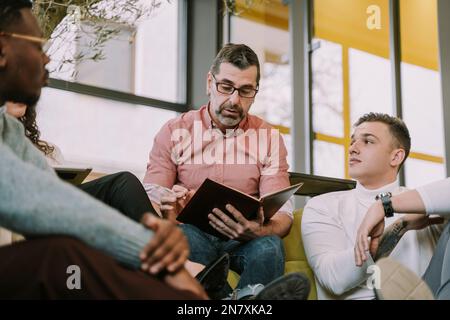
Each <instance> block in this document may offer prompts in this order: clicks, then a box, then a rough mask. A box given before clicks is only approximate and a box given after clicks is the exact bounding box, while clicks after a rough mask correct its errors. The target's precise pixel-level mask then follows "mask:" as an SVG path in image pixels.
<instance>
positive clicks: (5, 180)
mask: <svg viewBox="0 0 450 320" xmlns="http://www.w3.org/2000/svg"><path fill="white" fill-rule="evenodd" d="M30 8H31V3H30V1H28V0H0V227H5V228H7V229H10V230H12V231H15V232H19V233H21V234H25V235H27V238H28V239H27V241H24V242H21V243H15V244H12V245H7V246H3V247H0V299H20V298H22V299H33V298H34V299H37V298H41V299H42V298H45V299H94V298H95V299H107V298H120V299H127V298H128V299H131V298H134V299H189V298H195V299H199V298H206V297H207V296H206V293H205V292H204V290H203V289H202V288H201V286H200V285H199V284H198V282H197V281H196V280H195V279H193V278H192V277H191V276H190V275H189V274H188V273H187V271H186V270H185V269H184V262H185V260H186V257H187V254H188V252H189V249H188V245H187V241H186V239H185V237H184V236H183V234H182V232H181V231H180V230H179V229H178V228H176V227H175V226H174V225H173V224H172V223H170V222H168V221H165V220H162V219H158V218H156V217H155V216H152V215H146V216H145V218H144V220H143V223H142V224H140V223H136V222H134V221H132V220H130V219H129V218H127V217H125V216H124V215H122V214H121V213H119V212H118V211H116V210H114V209H112V208H111V207H108V206H106V205H104V204H103V203H101V202H99V201H97V200H95V199H94V198H91V197H90V196H88V195H86V194H85V193H83V192H82V191H80V190H78V189H76V188H74V187H73V186H71V185H69V184H67V183H64V182H62V181H61V180H60V179H58V177H57V176H56V174H55V173H54V171H53V170H52V169H51V168H50V167H49V166H48V165H47V162H46V160H45V157H44V156H43V155H42V154H41V152H40V151H39V150H38V149H36V148H35V147H34V146H33V145H32V143H31V142H30V141H29V140H28V139H27V138H26V136H25V134H24V128H23V126H22V124H21V123H20V122H19V121H17V119H15V118H13V117H11V116H9V115H7V114H6V112H5V107H3V104H4V103H5V102H6V101H13V102H17V103H23V104H26V105H34V104H35V103H36V102H37V101H38V100H39V97H40V94H41V89H42V87H43V86H44V85H45V84H46V82H47V79H48V72H47V70H46V68H45V66H46V65H47V64H48V62H49V58H48V57H47V55H46V54H45V53H44V52H43V47H42V45H43V44H44V42H45V40H44V39H42V38H41V33H40V29H39V26H38V24H37V21H36V19H35V18H34V17H33V15H32V13H31V10H30ZM144 196H145V194H144ZM170 239H172V240H170ZM169 243H172V245H168V244H169ZM167 249H168V250H167ZM155 250H156V251H158V255H156V254H154V253H155ZM154 264H158V265H159V270H160V271H161V270H162V272H156V274H148V273H150V272H148V268H149V266H154ZM139 269H142V270H144V271H146V272H142V271H140V270H139Z"/></svg>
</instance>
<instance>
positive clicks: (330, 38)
mask: <svg viewBox="0 0 450 320" xmlns="http://www.w3.org/2000/svg"><path fill="white" fill-rule="evenodd" d="M313 4H314V26H313V43H314V47H315V49H314V51H313V54H312V61H311V64H312V95H311V99H312V116H313V131H314V143H313V159H314V163H313V168H314V174H318V175H327V176H333V177H337V178H345V177H347V178H348V166H347V163H348V147H349V144H350V135H351V130H352V125H353V123H354V122H355V121H356V120H357V119H358V118H359V117H360V116H361V115H363V114H364V113H366V112H369V111H376V112H386V113H390V114H392V105H391V97H392V93H391V82H390V79H391V77H390V61H389V33H388V31H389V14H388V7H389V6H388V5H389V3H388V0H377V1H373V0H358V1H348V0H338V1H336V0H315V1H314V3H313ZM369 6H375V7H376V8H377V9H379V17H380V19H379V21H378V27H379V28H376V27H375V28H372V26H370V28H369V26H368V20H367V19H368V17H369V15H368V14H367V8H368V7H369ZM322 153H323V154H322ZM338 165H339V166H341V165H342V167H338Z"/></svg>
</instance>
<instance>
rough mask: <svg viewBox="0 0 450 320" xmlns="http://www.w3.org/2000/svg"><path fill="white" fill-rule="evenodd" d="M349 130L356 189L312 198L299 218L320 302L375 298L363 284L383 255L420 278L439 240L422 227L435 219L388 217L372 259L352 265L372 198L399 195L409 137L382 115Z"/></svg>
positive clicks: (372, 115)
mask: <svg viewBox="0 0 450 320" xmlns="http://www.w3.org/2000/svg"><path fill="white" fill-rule="evenodd" d="M354 128H355V130H354V133H353V135H352V137H351V138H352V139H351V145H350V148H349V153H350V157H349V173H350V176H351V177H352V178H353V179H356V180H357V185H356V188H355V189H354V190H350V191H339V192H332V193H328V194H324V195H321V196H318V197H315V198H313V199H311V200H310V201H309V202H308V203H307V205H306V207H305V209H304V213H303V220H302V236H303V242H304V246H305V251H306V255H307V258H308V262H309V264H310V265H311V267H312V269H313V271H314V274H315V277H316V284H317V288H318V297H319V299H374V298H375V295H374V292H373V290H371V288H369V287H368V286H367V284H366V283H367V280H368V278H369V276H370V275H371V274H370V269H369V270H368V267H369V266H370V265H372V264H374V260H375V261H376V260H378V259H379V258H381V257H385V256H387V255H390V256H391V257H392V258H394V259H396V260H397V261H399V262H401V263H402V264H404V265H406V266H408V267H409V268H410V269H412V270H413V271H414V272H416V273H417V274H418V275H422V273H423V272H424V271H425V269H426V267H427V265H428V263H429V261H430V259H431V256H432V254H433V250H434V247H435V244H436V241H437V237H438V235H439V229H438V228H436V230H435V228H427V227H428V226H430V225H431V224H434V223H438V222H441V221H440V220H431V219H429V218H428V217H427V216H424V215H406V216H404V217H403V216H402V217H400V218H399V216H398V215H397V216H396V217H390V218H387V219H386V224H387V225H388V228H386V230H385V234H384V237H383V239H382V240H381V242H382V243H381V244H380V248H379V249H378V251H377V253H376V254H375V256H374V257H369V258H368V259H367V261H365V263H364V265H363V266H362V267H357V266H356V265H355V260H354V247H355V239H356V234H357V231H358V227H359V225H360V223H361V221H362V219H363V218H364V215H365V214H366V212H367V210H368V208H369V207H370V205H372V204H373V203H374V202H375V201H376V199H377V198H381V199H386V197H389V194H397V193H400V192H402V191H404V188H402V187H398V185H397V173H398V171H399V170H400V168H401V166H402V165H403V163H404V161H405V159H406V158H407V156H408V154H409V150H410V148H411V138H410V135H409V132H408V129H407V127H406V125H405V124H404V123H403V121H402V120H400V119H398V118H395V117H391V116H389V115H386V114H379V113H369V114H366V115H364V116H363V117H361V118H360V119H359V120H358V121H357V122H356V123H355V126H354ZM409 230H416V231H412V232H406V231H409ZM417 230H418V231H417Z"/></svg>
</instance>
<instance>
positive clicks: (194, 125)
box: [144, 44, 293, 297]
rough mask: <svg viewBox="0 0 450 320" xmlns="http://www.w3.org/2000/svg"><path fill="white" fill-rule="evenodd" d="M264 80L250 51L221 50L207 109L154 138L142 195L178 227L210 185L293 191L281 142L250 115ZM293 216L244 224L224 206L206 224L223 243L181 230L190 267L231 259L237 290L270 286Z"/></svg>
mask: <svg viewBox="0 0 450 320" xmlns="http://www.w3.org/2000/svg"><path fill="white" fill-rule="evenodd" d="M259 80H260V66H259V61H258V57H257V55H256V54H255V52H254V51H253V50H252V49H250V48H249V47H248V46H246V45H243V44H228V45H226V46H224V47H223V48H222V49H221V50H220V52H219V53H218V55H217V57H216V58H215V60H214V62H213V64H212V66H211V69H210V71H209V72H208V75H207V80H206V90H207V94H208V96H209V102H208V103H207V104H206V105H204V106H202V107H201V108H200V109H199V110H194V111H190V112H187V113H185V114H182V115H181V116H179V117H177V118H176V119H173V120H171V121H169V122H168V123H166V124H165V125H164V126H163V128H162V129H161V130H160V132H159V133H158V134H157V135H156V137H155V140H154V144H153V148H152V150H151V152H150V160H149V163H148V166H147V173H146V176H145V178H144V187H145V189H146V190H147V193H148V195H149V198H150V199H151V200H152V201H153V202H154V203H155V205H156V206H157V205H160V208H161V211H162V213H163V215H165V216H166V217H167V218H169V219H173V220H175V218H176V215H177V214H178V213H179V212H180V208H181V207H182V206H183V203H186V199H183V198H186V196H189V195H192V194H193V192H194V191H195V190H196V189H198V188H199V186H200V185H201V184H202V183H203V181H204V180H205V179H206V178H210V179H212V180H215V181H217V182H219V183H222V184H225V185H227V186H230V187H233V188H235V189H238V190H240V191H242V192H245V193H247V194H250V195H253V196H256V197H259V196H261V195H264V194H267V193H270V192H273V191H276V190H279V189H282V188H286V187H288V186H289V185H290V183H289V176H288V164H287V161H286V156H287V151H286V148H285V146H284V143H283V139H282V138H281V136H280V134H279V133H278V131H277V130H275V129H273V128H272V127H271V126H270V125H269V124H267V123H266V122H265V121H263V120H262V119H260V118H258V117H256V116H253V115H250V114H249V110H250V107H251V105H252V104H253V102H254V100H255V96H256V94H257V93H258V87H259ZM255 141H256V142H255ZM217 197H220V195H217ZM174 205H176V207H177V208H179V209H178V210H177V209H174V208H173V206H174ZM167 209H169V210H167ZM172 209H173V210H172ZM292 210H293V205H292V201H288V203H286V204H285V205H284V206H283V207H282V208H281V209H280V210H279V212H277V213H276V214H275V215H274V216H273V217H272V218H271V219H270V220H269V221H264V212H262V210H260V212H259V213H258V216H257V218H255V219H254V220H247V219H246V218H244V216H243V213H242V212H239V211H238V210H237V209H236V208H234V207H233V206H232V205H228V206H227V211H228V215H226V214H225V213H224V212H222V211H221V210H219V209H217V208H216V209H214V210H213V212H211V213H210V214H209V216H208V218H209V220H210V221H209V223H210V224H211V225H212V226H213V227H214V228H215V229H216V230H217V231H219V232H220V233H221V234H223V236H224V237H225V238H226V240H223V239H220V238H218V237H215V236H213V235H210V234H208V233H205V232H203V231H201V230H200V229H198V228H197V227H196V226H194V225H190V224H182V225H180V227H181V228H182V230H183V231H184V233H185V235H186V236H187V238H188V241H189V245H190V248H191V255H190V257H189V259H190V260H191V261H194V262H197V263H200V264H203V265H207V264H209V263H210V262H211V261H214V260H215V259H217V258H218V257H220V256H221V255H222V254H224V253H225V252H227V253H229V255H230V268H231V269H232V270H234V271H236V272H237V273H239V274H240V280H239V283H238V286H237V288H238V289H244V288H247V285H250V284H255V283H261V284H263V285H265V284H267V283H268V282H270V281H271V280H273V279H275V278H277V277H279V276H281V275H282V274H283V273H284V249H283V244H282V241H281V238H282V237H284V236H286V235H287V234H288V232H289V230H290V227H291V224H292V218H293V216H292ZM230 217H233V218H234V219H232V218H230ZM229 292H231V288H229V287H228V286H224V288H223V289H222V290H221V291H220V292H218V293H217V295H218V296H219V297H223V296H226V295H227V294H228V293H229Z"/></svg>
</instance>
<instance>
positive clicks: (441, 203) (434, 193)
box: [416, 178, 450, 218]
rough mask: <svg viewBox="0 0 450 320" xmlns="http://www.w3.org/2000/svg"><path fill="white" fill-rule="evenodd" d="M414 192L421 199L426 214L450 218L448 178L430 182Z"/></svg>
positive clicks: (449, 184) (449, 180)
mask: <svg viewBox="0 0 450 320" xmlns="http://www.w3.org/2000/svg"><path fill="white" fill-rule="evenodd" d="M416 190H417V192H419V194H420V196H421V197H422V200H423V202H424V204H425V208H426V211H427V214H438V215H440V216H442V217H444V218H450V178H447V179H444V180H439V181H436V182H432V183H430V184H427V185H425V186H422V187H419V188H417V189H416Z"/></svg>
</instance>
